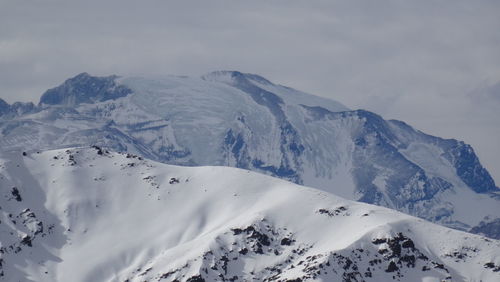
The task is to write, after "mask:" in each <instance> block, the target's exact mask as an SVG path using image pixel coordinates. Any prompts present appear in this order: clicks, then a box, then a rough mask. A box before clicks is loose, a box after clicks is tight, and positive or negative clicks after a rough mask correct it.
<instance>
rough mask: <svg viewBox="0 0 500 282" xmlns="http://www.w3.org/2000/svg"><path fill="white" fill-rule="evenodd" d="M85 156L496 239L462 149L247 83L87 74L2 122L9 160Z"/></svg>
mask: <svg viewBox="0 0 500 282" xmlns="http://www.w3.org/2000/svg"><path fill="white" fill-rule="evenodd" d="M8 107H11V106H10V105H7V106H5V105H3V106H2V108H8ZM0 114H1V112H0ZM88 145H98V146H103V147H107V148H110V149H113V150H116V151H122V152H130V153H135V154H138V155H141V156H143V157H147V158H150V159H153V160H156V161H160V162H164V163H168V164H176V165H185V166H204V165H218V166H232V167H238V168H244V169H248V170H252V171H257V172H260V173H264V174H268V175H272V176H275V177H279V178H282V179H285V180H289V181H292V182H295V183H297V184H304V185H307V186H311V187H315V188H318V189H321V190H324V191H327V192H331V193H334V194H337V195H339V196H342V197H345V198H347V199H351V200H358V201H362V202H366V203H370V204H376V205H380V206H384V207H388V208H392V209H396V210H399V211H402V212H405V213H408V214H411V215H414V216H417V217H420V218H424V219H427V220H430V221H433V222H436V223H438V224H442V225H445V226H448V227H452V228H456V229H460V230H464V231H472V232H476V233H480V234H484V235H487V236H490V237H492V238H500V231H499V230H500V218H499V217H500V200H499V199H500V197H499V191H500V190H499V188H498V187H496V185H495V183H494V181H493V179H492V178H491V176H490V175H489V173H488V172H487V171H486V169H484V168H483V167H482V166H481V164H480V162H479V160H478V158H477V156H476V155H475V153H474V150H473V149H472V148H471V147H470V146H469V145H467V144H465V143H463V142H461V141H457V140H454V139H442V138H439V137H434V136H430V135H427V134H425V133H422V132H420V131H418V130H415V129H413V128H412V127H411V126H409V125H408V124H406V123H404V122H401V121H395V120H384V119H383V118H382V117H380V116H379V115H377V114H375V113H372V112H369V111H365V110H350V109H348V108H347V107H345V106H344V105H342V104H341V103H339V102H336V101H334V100H330V99H326V98H321V97H317V96H314V95H310V94H307V93H303V92H301V91H297V90H294V89H291V88H289V87H285V86H281V85H276V84H274V83H272V82H270V81H269V80H267V79H265V78H263V77H261V76H258V75H254V74H245V73H241V72H236V71H218V72H213V73H210V74H207V75H204V76H203V77H201V78H192V77H179V76H165V77H155V78H145V77H117V76H108V77H94V76H91V75H88V74H85V73H84V74H80V75H78V76H76V77H74V78H71V79H69V80H67V81H66V82H64V83H63V84H62V85H61V86H58V87H56V88H53V89H51V90H48V91H47V92H46V93H45V94H44V95H42V98H41V99H40V103H39V105H38V106H37V107H34V108H33V109H31V110H30V111H27V112H23V113H11V114H5V115H2V116H0V146H1V148H2V150H5V151H9V150H15V149H21V150H44V149H54V148H64V147H71V146H88Z"/></svg>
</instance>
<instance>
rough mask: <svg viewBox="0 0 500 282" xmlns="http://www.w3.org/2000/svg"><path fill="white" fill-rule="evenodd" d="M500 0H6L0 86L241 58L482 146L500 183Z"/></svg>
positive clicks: (17, 91) (27, 90)
mask: <svg viewBox="0 0 500 282" xmlns="http://www.w3.org/2000/svg"><path fill="white" fill-rule="evenodd" d="M499 30H500V1H493V0H492V1H443V0H441V1H411V3H410V1H278V0H275V1H234V0H226V1H189V0H188V1H104V0H100V1H95V0H91V1H89V0H87V1H68V0H64V1H50V0H49V1H42V0H29V1H28V0H16V1H10V0H0V97H1V98H3V99H5V100H6V101H7V102H9V103H12V102H14V101H34V102H38V98H39V96H40V95H41V94H42V93H43V92H44V91H45V90H46V89H47V88H50V87H54V86H56V85H58V84H60V83H61V82H63V81H64V80H65V79H67V78H69V77H71V76H74V75H75V74H78V73H80V72H84V71H86V72H89V73H90V74H93V75H109V74H119V75H148V74H182V75H194V76H197V75H201V74H203V73H206V72H209V71H212V70H220V69H230V70H239V71H242V72H250V73H257V74H260V75H262V76H264V77H266V78H268V79H270V80H271V81H273V82H275V83H279V84H283V85H287V86H291V87H294V88H297V89H299V90H303V91H305V92H309V93H312V94H316V95H320V96H325V97H330V98H333V99H336V100H338V101H340V102H342V103H344V104H345V105H346V106H348V107H350V108H353V109H356V108H364V109H368V110H371V111H374V112H376V113H379V114H381V115H382V116H384V117H385V118H394V119H400V120H404V121H406V122H407V123H409V124H411V125H413V126H414V127H416V128H417V129H420V130H422V131H424V132H427V133H430V134H433V135H438V136H441V137H449V138H456V139H460V140H464V141H466V142H467V143H470V144H472V145H473V146H474V148H475V150H476V152H477V153H478V155H479V157H480V159H481V161H482V162H483V164H484V165H485V166H486V168H487V169H488V170H489V171H490V172H491V173H492V175H493V176H494V178H495V180H496V182H497V185H499V184H500V183H499V182H500V148H499V144H500V119H499V118H498V115H499V114H498V113H499V112H500V32H499Z"/></svg>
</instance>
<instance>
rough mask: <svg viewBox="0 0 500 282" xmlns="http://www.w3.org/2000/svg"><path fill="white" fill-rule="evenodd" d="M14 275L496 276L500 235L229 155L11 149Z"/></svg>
mask: <svg viewBox="0 0 500 282" xmlns="http://www.w3.org/2000/svg"><path fill="white" fill-rule="evenodd" d="M0 187H1V193H2V195H1V197H0V206H1V214H0V216H1V217H0V220H1V223H0V242H1V252H0V262H1V263H0V273H1V275H2V279H4V280H6V281H255V280H257V281H264V280H269V281H270V280H278V281H301V280H302V281H304V280H307V281H309V280H317V281H388V280H391V279H395V280H399V281H427V282H429V281H441V280H443V279H444V280H445V281H499V280H500V243H499V242H498V241H496V240H491V239H487V238H484V237H480V236H477V235H472V234H468V233H463V232H460V231H455V230H452V229H447V228H445V227H441V226H438V225H434V224H432V223H429V222H426V221H423V220H421V219H417V218H414V217H410V216H407V215H404V214H401V213H398V212H396V211H393V210H389V209H386V208H382V207H377V206H372V205H368V204H363V203H357V202H352V201H348V200H344V199H342V198H339V197H337V196H334V195H332V194H330V193H327V192H323V191H320V190H316V189H312V188H306V187H301V186H298V185H296V184H292V183H289V182H286V181H283V180H279V179H276V178H271V177H268V176H264V175H260V174H257V173H253V172H250V171H246V170H240V169H235V168H227V167H178V166H170V165H166V164H162V163H156V162H153V161H148V160H144V159H142V158H141V157H136V156H133V155H128V154H118V153H111V152H107V151H106V150H103V149H100V148H76V149H68V150H54V151H46V152H41V153H37V152H29V153H27V154H26V155H25V156H23V154H21V152H11V153H5V152H4V153H2V154H1V156H0Z"/></svg>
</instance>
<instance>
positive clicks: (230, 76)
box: [201, 70, 273, 84]
mask: <svg viewBox="0 0 500 282" xmlns="http://www.w3.org/2000/svg"><path fill="white" fill-rule="evenodd" d="M201 78H202V79H203V80H207V81H219V82H232V81H235V80H238V79H249V80H253V81H256V82H259V83H262V84H273V83H272V82H270V81H269V80H267V79H266V78H264V77H262V76H260V75H257V74H252V73H242V72H239V71H234V70H219V71H213V72H210V73H208V74H206V75H203V76H202V77H201Z"/></svg>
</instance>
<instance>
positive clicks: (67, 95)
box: [39, 73, 131, 106]
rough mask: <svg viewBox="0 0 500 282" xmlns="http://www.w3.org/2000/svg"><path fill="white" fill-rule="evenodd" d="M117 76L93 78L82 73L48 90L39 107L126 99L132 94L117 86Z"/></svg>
mask: <svg viewBox="0 0 500 282" xmlns="http://www.w3.org/2000/svg"><path fill="white" fill-rule="evenodd" d="M116 78H117V77H116V76H113V75H112V76H108V77H93V76H90V75H89V74H87V73H81V74H79V75H77V76H75V77H73V78H71V79H68V80H67V81H66V82H64V83H63V84H62V85H60V86H58V87H55V88H52V89H49V90H47V91H46V92H45V93H44V94H43V95H42V97H41V98H40V103H39V105H42V106H43V105H61V106H76V105H78V104H81V103H95V102H103V101H107V100H113V99H117V98H120V97H125V96H127V95H128V94H130V93H131V92H130V90H129V89H128V88H126V87H122V86H117V85H116V83H115V79H116Z"/></svg>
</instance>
